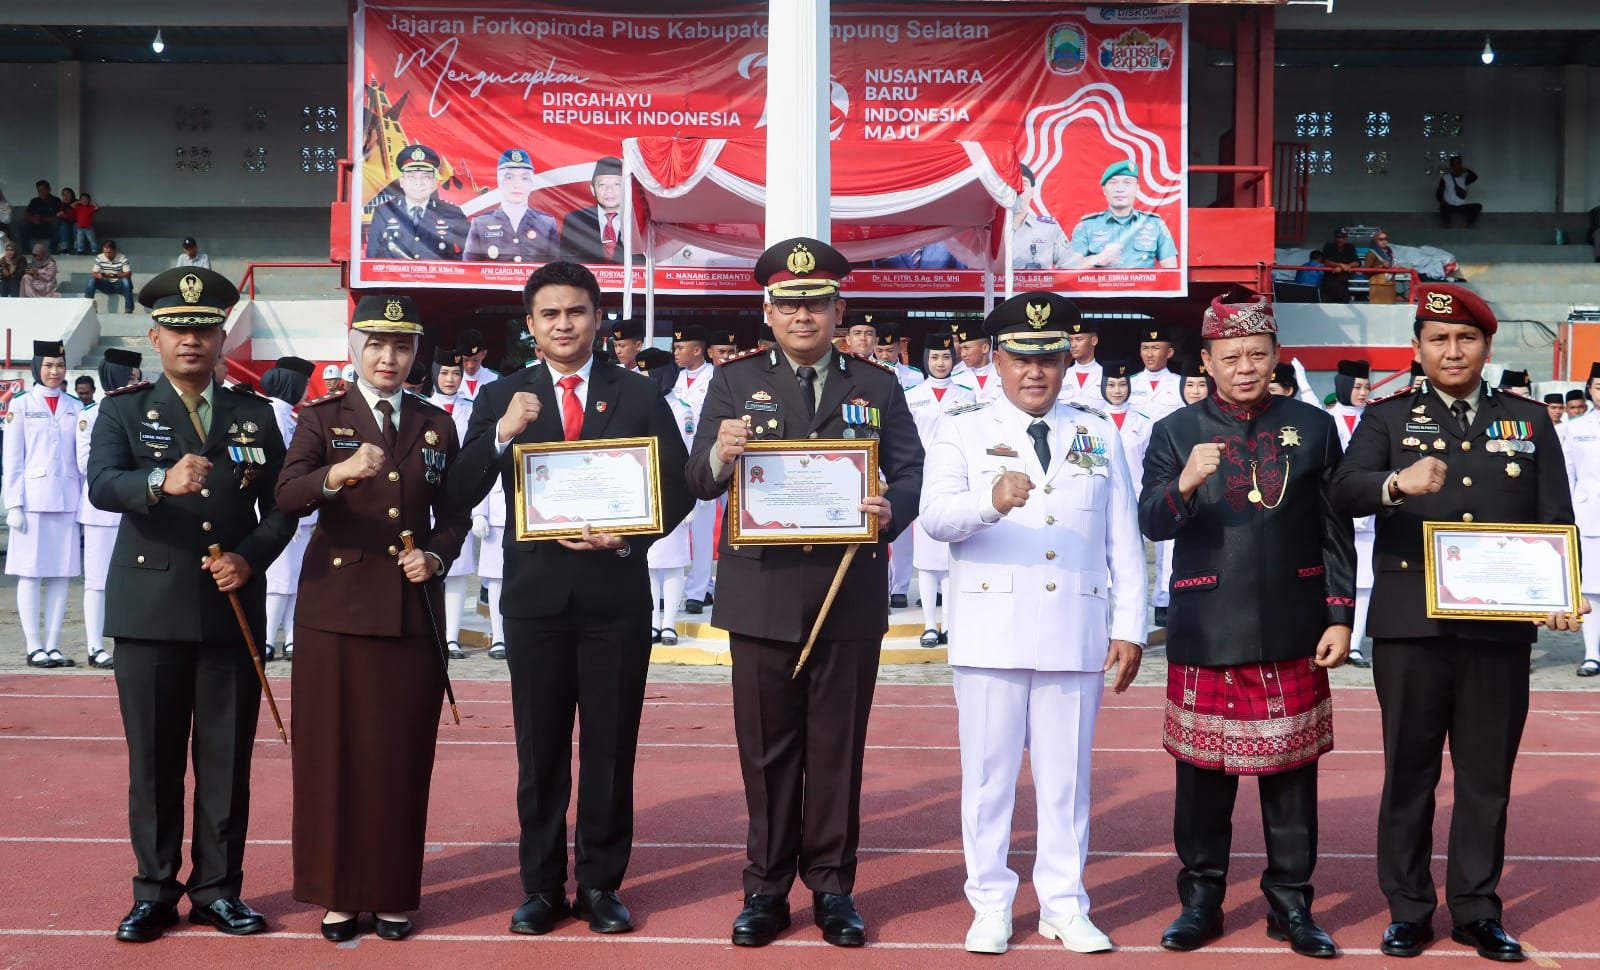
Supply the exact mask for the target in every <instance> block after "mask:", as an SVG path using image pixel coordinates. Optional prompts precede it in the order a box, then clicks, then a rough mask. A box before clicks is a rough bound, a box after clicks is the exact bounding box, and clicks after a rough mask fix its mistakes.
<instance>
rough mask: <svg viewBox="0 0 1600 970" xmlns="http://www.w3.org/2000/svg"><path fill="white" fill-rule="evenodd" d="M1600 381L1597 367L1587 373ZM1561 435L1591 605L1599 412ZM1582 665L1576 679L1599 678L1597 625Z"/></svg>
mask: <svg viewBox="0 0 1600 970" xmlns="http://www.w3.org/2000/svg"><path fill="white" fill-rule="evenodd" d="M1596 378H1600V363H1596V364H1594V365H1593V370H1591V371H1590V372H1589V380H1590V382H1591V386H1592V382H1593V381H1594V380H1595V379H1596ZM1557 430H1561V431H1563V436H1562V439H1561V453H1562V454H1563V455H1564V456H1566V460H1567V487H1568V488H1570V489H1571V490H1572V513H1573V520H1574V521H1575V522H1576V523H1577V524H1578V543H1579V547H1580V551H1581V552H1582V554H1583V567H1582V570H1581V572H1582V575H1581V577H1580V583H1581V586H1582V589H1583V594H1584V595H1585V596H1587V597H1588V598H1589V599H1590V600H1591V601H1593V600H1596V599H1600V411H1595V410H1589V411H1586V412H1585V413H1584V414H1583V415H1582V416H1580V417H1576V418H1568V419H1567V420H1566V421H1565V422H1563V423H1562V424H1560V425H1558V426H1557ZM1582 629H1583V662H1582V663H1580V664H1579V665H1578V676H1579V677H1593V676H1595V675H1597V674H1600V621H1594V620H1591V621H1589V622H1587V623H1585V624H1583V627H1582Z"/></svg>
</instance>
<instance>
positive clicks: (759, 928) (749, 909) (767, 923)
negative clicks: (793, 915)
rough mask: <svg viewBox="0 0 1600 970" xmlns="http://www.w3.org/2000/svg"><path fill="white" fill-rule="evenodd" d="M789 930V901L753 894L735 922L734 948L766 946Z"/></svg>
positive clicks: (747, 899) (745, 899)
mask: <svg viewBox="0 0 1600 970" xmlns="http://www.w3.org/2000/svg"><path fill="white" fill-rule="evenodd" d="M788 928H789V901H788V900H787V899H784V898H783V897H782V896H768V895H765V894H763V893H751V894H750V895H748V896H746V897H745V898H744V909H741V910H740V911H739V915H738V916H737V917H735V918H734V920H733V945H734V946H766V945H767V944H768V943H771V942H772V941H773V938H775V937H776V936H777V935H778V934H779V933H781V932H783V931H784V930H786V929H788Z"/></svg>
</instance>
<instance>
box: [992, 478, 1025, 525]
mask: <svg viewBox="0 0 1600 970" xmlns="http://www.w3.org/2000/svg"><path fill="white" fill-rule="evenodd" d="M1031 491H1033V479H1031V478H1029V477H1028V476H1027V475H1024V474H1023V473H1022V472H1001V473H1000V477H999V478H996V479H995V480H994V488H993V489H991V490H990V492H989V501H990V502H992V503H993V504H994V507H995V509H996V510H998V511H999V513H1000V514H1001V515H1005V514H1007V513H1009V512H1010V511H1011V510H1012V509H1018V508H1021V507H1022V506H1024V505H1026V504H1027V502H1028V493H1029V492H1031Z"/></svg>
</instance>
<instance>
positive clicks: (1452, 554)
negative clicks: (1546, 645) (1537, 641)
mask: <svg viewBox="0 0 1600 970" xmlns="http://www.w3.org/2000/svg"><path fill="white" fill-rule="evenodd" d="M1422 533H1423V536H1422V540H1423V554H1424V559H1425V563H1424V566H1425V569H1426V575H1427V582H1428V618H1429V619H1435V620H1518V619H1522V620H1542V619H1544V618H1545V617H1546V616H1548V615H1550V614H1551V613H1572V614H1577V613H1580V612H1581V611H1582V603H1583V597H1582V594H1581V593H1580V592H1579V588H1578V586H1579V584H1578V529H1577V526H1571V525H1524V524H1520V523H1519V524H1500V523H1485V522H1479V523H1472V524H1467V523H1457V522H1424V523H1423V524H1422Z"/></svg>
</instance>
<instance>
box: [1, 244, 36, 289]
mask: <svg viewBox="0 0 1600 970" xmlns="http://www.w3.org/2000/svg"><path fill="white" fill-rule="evenodd" d="M41 245H43V244H41ZM27 272H28V261H27V259H26V258H24V257H23V255H22V254H21V253H20V252H18V251H17V244H16V243H15V242H13V241H11V240H9V239H7V240H6V246H5V251H4V253H3V254H0V296H21V295H22V277H23V276H24V274H26V273H27Z"/></svg>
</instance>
